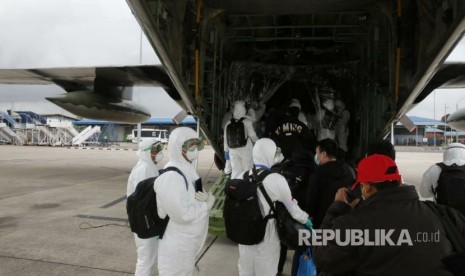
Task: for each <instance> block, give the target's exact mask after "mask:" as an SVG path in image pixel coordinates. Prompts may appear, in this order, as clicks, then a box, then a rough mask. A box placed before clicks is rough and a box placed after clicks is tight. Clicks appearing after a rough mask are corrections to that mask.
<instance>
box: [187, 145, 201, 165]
mask: <svg viewBox="0 0 465 276" xmlns="http://www.w3.org/2000/svg"><path fill="white" fill-rule="evenodd" d="M198 156H199V151H198V149H197V148H196V149H195V150H193V151H190V150H188V151H186V157H187V159H189V161H191V162H192V161H194V160H195V159H197V157H198Z"/></svg>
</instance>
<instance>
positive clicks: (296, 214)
mask: <svg viewBox="0 0 465 276" xmlns="http://www.w3.org/2000/svg"><path fill="white" fill-rule="evenodd" d="M278 149H279V148H277V147H276V144H275V143H274V142H273V140H271V139H269V138H262V139H260V140H258V141H257V143H256V144H255V146H254V147H253V162H254V165H255V167H256V168H257V169H260V168H262V169H268V170H269V169H270V168H271V167H272V166H273V165H274V164H276V163H278V162H279V160H280V157H281V156H280V151H279V150H278ZM250 173H252V172H250ZM241 177H243V175H242V176H241ZM263 187H264V188H265V190H266V192H267V193H268V195H269V197H270V199H271V200H272V201H273V202H274V201H280V202H282V203H283V204H284V205H285V206H286V208H287V210H288V211H289V213H290V214H291V216H292V217H293V218H294V219H295V220H297V221H299V222H300V223H304V224H306V226H307V227H308V228H309V229H310V228H311V227H312V223H311V221H310V220H309V219H308V214H307V213H305V212H304V211H302V210H301V209H300V208H299V206H298V205H297V201H295V200H293V199H292V195H291V190H290V189H289V185H288V184H287V182H286V179H285V178H284V177H283V176H282V175H280V174H277V173H271V174H269V175H267V176H266V177H265V179H264V180H263ZM258 198H259V201H260V205H261V207H262V208H261V210H262V214H263V216H265V215H266V214H268V213H269V212H270V206H269V205H268V202H267V201H266V199H265V197H264V196H263V194H262V193H261V191H260V190H258ZM275 224H276V222H275V220H274V219H269V220H268V223H267V225H266V232H265V237H264V239H263V241H262V242H260V243H259V244H256V245H242V244H239V263H238V267H239V275H241V276H251V275H255V276H270V275H276V273H277V272H278V261H279V251H280V243H279V237H278V233H277V232H276V225H275Z"/></svg>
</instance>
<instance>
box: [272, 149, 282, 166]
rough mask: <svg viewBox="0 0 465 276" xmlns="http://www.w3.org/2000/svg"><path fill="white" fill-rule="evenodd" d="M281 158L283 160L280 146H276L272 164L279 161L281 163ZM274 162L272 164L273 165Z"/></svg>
mask: <svg viewBox="0 0 465 276" xmlns="http://www.w3.org/2000/svg"><path fill="white" fill-rule="evenodd" d="M283 160H284V155H283V154H282V152H281V148H279V147H278V148H276V153H275V155H274V160H273V162H274V164H279V163H281V162H282V161H283ZM274 164H273V165H274Z"/></svg>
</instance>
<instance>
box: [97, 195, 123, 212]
mask: <svg viewBox="0 0 465 276" xmlns="http://www.w3.org/2000/svg"><path fill="white" fill-rule="evenodd" d="M125 200H126V196H122V197H120V198H118V199H116V200H113V201H112V202H110V203H107V204H105V205H103V206H101V207H100V208H102V209H106V208H110V207H111V206H113V205H116V204H118V203H120V202H122V201H125Z"/></svg>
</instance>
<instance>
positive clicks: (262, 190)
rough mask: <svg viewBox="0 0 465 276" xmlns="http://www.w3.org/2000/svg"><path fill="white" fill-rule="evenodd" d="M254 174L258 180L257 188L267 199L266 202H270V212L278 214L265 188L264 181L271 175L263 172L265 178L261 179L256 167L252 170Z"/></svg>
mask: <svg viewBox="0 0 465 276" xmlns="http://www.w3.org/2000/svg"><path fill="white" fill-rule="evenodd" d="M252 172H253V175H254V178H255V179H256V180H257V187H258V188H259V189H260V191H261V192H262V194H263V196H264V197H265V199H266V202H268V205H270V209H271V210H270V211H273V214H276V210H275V208H274V204H273V201H272V200H271V198H270V196H269V195H268V193H267V192H266V190H265V187H263V180H264V179H265V177H267V176H268V174H269V173H268V172H266V173H265V172H263V173H265V176H264V177H259V175H258V173H257V169H256V168H255V166H254V167H253V168H252ZM263 173H262V174H263ZM268 216H270V214H268ZM268 216H267V217H268Z"/></svg>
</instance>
